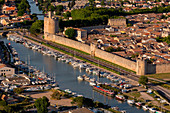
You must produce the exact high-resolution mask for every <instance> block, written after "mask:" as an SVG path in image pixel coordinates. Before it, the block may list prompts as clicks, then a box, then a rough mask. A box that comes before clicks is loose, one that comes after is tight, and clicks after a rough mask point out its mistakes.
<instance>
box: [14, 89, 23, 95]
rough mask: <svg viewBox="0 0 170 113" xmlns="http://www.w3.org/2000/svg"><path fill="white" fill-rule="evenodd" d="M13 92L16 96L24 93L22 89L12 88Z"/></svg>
mask: <svg viewBox="0 0 170 113" xmlns="http://www.w3.org/2000/svg"><path fill="white" fill-rule="evenodd" d="M13 91H14V92H15V93H17V94H21V93H22V92H23V91H24V89H23V88H14V90H13Z"/></svg>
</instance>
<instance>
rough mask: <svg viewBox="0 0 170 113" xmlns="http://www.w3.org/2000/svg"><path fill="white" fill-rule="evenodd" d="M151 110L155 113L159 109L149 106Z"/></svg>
mask: <svg viewBox="0 0 170 113" xmlns="http://www.w3.org/2000/svg"><path fill="white" fill-rule="evenodd" d="M149 111H150V112H152V113H155V112H156V111H157V109H156V108H149Z"/></svg>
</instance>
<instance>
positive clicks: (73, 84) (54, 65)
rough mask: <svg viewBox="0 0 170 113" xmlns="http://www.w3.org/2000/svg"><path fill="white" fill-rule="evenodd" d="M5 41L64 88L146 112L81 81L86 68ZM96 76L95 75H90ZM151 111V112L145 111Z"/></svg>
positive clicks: (129, 110)
mask: <svg viewBox="0 0 170 113" xmlns="http://www.w3.org/2000/svg"><path fill="white" fill-rule="evenodd" d="M0 40H3V41H4V42H5V43H11V45H12V46H13V47H14V48H15V49H16V50H17V52H18V54H19V57H20V59H21V60H22V61H25V62H29V61H28V57H29V59H30V65H32V66H34V67H36V68H37V69H39V70H41V71H43V70H44V71H45V72H46V73H48V74H51V75H54V76H55V79H56V81H57V82H58V83H59V86H60V88H61V89H62V90H64V89H70V90H71V91H73V92H76V93H77V94H81V95H84V96H85V97H88V98H92V99H94V100H95V101H99V102H102V103H104V104H108V105H110V106H114V107H116V106H117V107H119V108H120V109H121V110H126V111H127V113H144V112H145V111H143V110H142V109H137V108H136V107H135V106H130V105H129V104H127V103H126V102H123V103H122V102H119V101H117V100H115V99H113V98H110V97H107V96H104V95H102V94H100V93H97V92H95V91H93V90H92V87H91V86H90V85H89V83H87V82H84V81H82V82H79V81H78V80H77V76H78V75H83V74H86V72H85V70H82V71H81V72H80V70H79V69H74V68H73V67H72V66H71V65H69V64H66V63H63V62H61V61H56V60H55V59H54V58H53V57H48V56H45V55H43V54H41V53H39V52H37V51H33V50H31V49H28V48H26V47H24V46H23V45H22V44H18V43H15V42H12V41H9V40H7V39H5V38H4V39H0ZM89 76H91V77H95V78H96V76H93V75H89ZM100 81H101V82H102V81H103V82H104V81H107V82H108V81H109V80H106V78H100ZM145 113H149V112H145Z"/></svg>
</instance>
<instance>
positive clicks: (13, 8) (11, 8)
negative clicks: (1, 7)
mask: <svg viewBox="0 0 170 113" xmlns="http://www.w3.org/2000/svg"><path fill="white" fill-rule="evenodd" d="M6 10H7V11H9V10H15V7H7V8H6Z"/></svg>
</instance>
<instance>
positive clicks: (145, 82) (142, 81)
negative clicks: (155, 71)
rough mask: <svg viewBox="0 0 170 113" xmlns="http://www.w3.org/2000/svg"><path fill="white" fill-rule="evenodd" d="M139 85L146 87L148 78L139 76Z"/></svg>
mask: <svg viewBox="0 0 170 113" xmlns="http://www.w3.org/2000/svg"><path fill="white" fill-rule="evenodd" d="M139 83H140V84H142V85H146V84H147V83H148V77H147V76H140V78H139Z"/></svg>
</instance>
